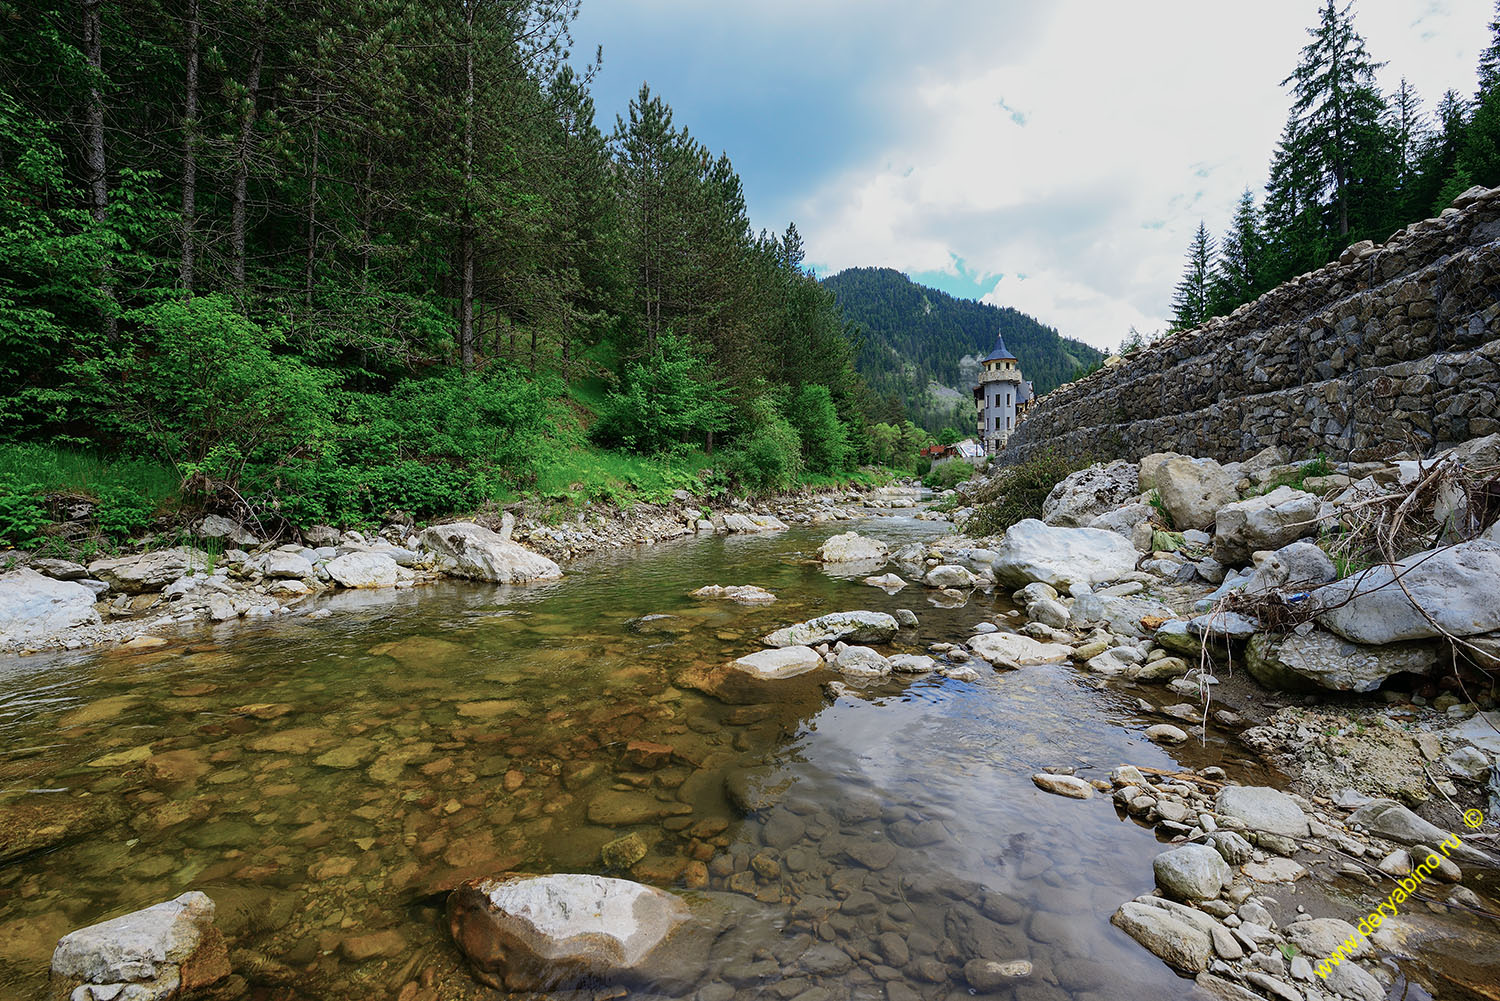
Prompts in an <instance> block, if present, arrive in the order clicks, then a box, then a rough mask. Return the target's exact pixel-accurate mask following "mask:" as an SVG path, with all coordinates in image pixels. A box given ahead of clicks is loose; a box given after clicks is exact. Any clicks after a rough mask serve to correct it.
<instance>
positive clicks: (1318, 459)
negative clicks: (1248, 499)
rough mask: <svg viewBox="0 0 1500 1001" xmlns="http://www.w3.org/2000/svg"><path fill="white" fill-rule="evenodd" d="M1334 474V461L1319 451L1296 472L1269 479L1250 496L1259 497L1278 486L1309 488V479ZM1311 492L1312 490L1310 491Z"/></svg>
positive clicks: (1298, 488) (1297, 488) (1296, 488)
mask: <svg viewBox="0 0 1500 1001" xmlns="http://www.w3.org/2000/svg"><path fill="white" fill-rule="evenodd" d="M1331 475H1333V463H1331V462H1329V461H1328V456H1327V455H1324V454H1323V453H1322V452H1319V453H1318V454H1317V456H1315V457H1314V458H1312V459H1309V460H1308V461H1307V462H1304V463H1302V465H1301V466H1299V467H1298V469H1297V471H1296V472H1295V473H1283V474H1282V475H1281V476H1278V477H1276V478H1275V479H1273V480H1267V481H1266V482H1265V483H1262V484H1261V485H1260V486H1259V487H1257V488H1256V489H1255V490H1254V491H1253V492H1252V493H1251V495H1250V496H1252V497H1258V496H1261V495H1262V494H1268V493H1270V492H1271V491H1272V490H1275V489H1276V488H1277V487H1291V488H1292V489H1294V490H1307V486H1306V484H1307V481H1308V480H1310V479H1316V478H1317V477H1319V476H1331ZM1308 492H1309V493H1311V492H1312V491H1308Z"/></svg>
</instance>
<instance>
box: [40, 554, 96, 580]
mask: <svg viewBox="0 0 1500 1001" xmlns="http://www.w3.org/2000/svg"><path fill="white" fill-rule="evenodd" d="M26 565H27V566H29V567H30V568H31V569H33V570H35V571H36V572H37V573H39V574H42V575H43V576H46V577H51V578H52V579H53V580H82V579H83V578H85V577H87V576H88V575H89V568H88V567H86V566H84V565H83V564H82V563H74V562H73V561H72V560H55V559H50V558H43V559H34V560H32V561H31V562H29V563H27V564H26Z"/></svg>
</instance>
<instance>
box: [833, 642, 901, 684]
mask: <svg viewBox="0 0 1500 1001" xmlns="http://www.w3.org/2000/svg"><path fill="white" fill-rule="evenodd" d="M833 666H834V667H835V668H837V669H838V671H839V672H840V673H841V674H847V675H851V676H853V677H857V678H883V677H885V676H886V675H888V674H890V673H891V671H892V670H893V668H892V666H891V662H890V661H888V660H886V659H885V658H884V657H882V656H881V655H880V654H878V653H876V652H875V651H874V650H871V649H870V648H869V647H867V646H846V647H844V648H843V649H842V650H840V651H839V652H838V653H837V654H835V655H834V658H833Z"/></svg>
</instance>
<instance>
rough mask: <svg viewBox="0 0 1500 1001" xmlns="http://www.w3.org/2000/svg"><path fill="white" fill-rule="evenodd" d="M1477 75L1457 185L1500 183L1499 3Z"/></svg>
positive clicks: (1461, 148)
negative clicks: (1477, 81)
mask: <svg viewBox="0 0 1500 1001" xmlns="http://www.w3.org/2000/svg"><path fill="white" fill-rule="evenodd" d="M1478 76H1479V89H1478V90H1477V91H1476V92H1475V94H1474V113H1473V114H1472V115H1471V116H1470V118H1469V125H1468V129H1467V131H1466V134H1465V135H1464V142H1463V145H1462V147H1460V149H1459V154H1458V174H1459V175H1460V179H1459V180H1458V182H1457V183H1456V184H1455V185H1454V187H1466V186H1468V185H1470V184H1482V185H1484V186H1485V187H1487V188H1489V187H1494V186H1495V185H1497V184H1500V3H1497V4H1496V7H1495V19H1494V20H1493V21H1491V22H1490V44H1489V45H1488V46H1487V47H1486V48H1485V50H1484V51H1483V52H1481V53H1480V55H1479V72H1478Z"/></svg>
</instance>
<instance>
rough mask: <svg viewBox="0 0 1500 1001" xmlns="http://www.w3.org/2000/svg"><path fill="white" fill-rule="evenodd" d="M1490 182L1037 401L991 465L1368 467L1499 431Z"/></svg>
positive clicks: (1497, 231)
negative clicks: (1278, 450) (1205, 462)
mask: <svg viewBox="0 0 1500 1001" xmlns="http://www.w3.org/2000/svg"><path fill="white" fill-rule="evenodd" d="M1497 396H1500V188H1491V189H1489V190H1487V191H1486V190H1483V189H1471V190H1470V191H1468V192H1465V193H1464V195H1462V196H1460V197H1459V199H1458V200H1456V201H1455V202H1454V207H1453V208H1450V209H1447V210H1445V211H1444V212H1443V215H1442V216H1441V217H1440V218H1437V219H1428V220H1425V221H1423V222H1419V223H1415V224H1413V225H1411V226H1408V227H1406V228H1405V229H1403V230H1400V231H1398V232H1397V233H1396V234H1394V235H1393V236H1392V237H1391V238H1390V240H1389V241H1387V242H1386V243H1385V244H1383V245H1379V246H1376V245H1374V244H1371V243H1369V242H1368V241H1367V242H1365V243H1362V244H1356V245H1354V246H1352V247H1350V248H1349V249H1348V250H1346V251H1345V252H1344V254H1343V256H1342V257H1341V258H1340V259H1339V261H1338V262H1337V263H1334V264H1330V265H1328V266H1326V267H1324V268H1322V269H1320V270H1318V271H1314V272H1311V273H1310V274H1306V275H1303V276H1301V277H1300V278H1295V279H1293V280H1292V281H1290V282H1287V283H1286V284H1285V285H1281V286H1279V287H1277V288H1275V289H1272V290H1271V291H1270V292H1267V293H1266V294H1265V295H1263V296H1261V297H1260V298H1259V299H1257V300H1256V301H1255V302H1252V303H1247V304H1246V305H1244V306H1241V307H1240V308H1239V309H1236V310H1235V311H1234V312H1233V313H1231V314H1230V315H1229V316H1227V317H1221V318H1218V319H1215V320H1211V321H1209V322H1208V323H1207V324H1205V325H1203V326H1201V327H1198V328H1195V329H1193V330H1186V331H1182V332H1181V333H1177V334H1173V335H1171V336H1169V337H1167V338H1165V339H1164V340H1162V341H1159V342H1157V343H1156V344H1153V345H1151V346H1150V347H1148V348H1146V349H1144V350H1142V351H1140V352H1138V353H1136V354H1133V355H1130V356H1129V358H1128V359H1127V360H1126V361H1124V362H1121V363H1120V364H1117V365H1115V366H1112V367H1110V368H1105V369H1101V370H1100V371H1098V372H1095V373H1093V374H1092V375H1089V376H1088V377H1086V378H1084V379H1080V380H1079V381H1077V382H1073V383H1070V384H1068V385H1066V386H1061V387H1059V388H1058V389H1055V390H1053V391H1052V392H1050V393H1048V394H1047V395H1046V396H1044V397H1042V398H1041V399H1040V400H1038V401H1037V402H1036V404H1035V405H1034V406H1033V407H1032V409H1031V411H1030V413H1029V414H1028V415H1027V417H1026V419H1025V420H1024V421H1023V422H1022V423H1021V425H1020V427H1019V428H1018V429H1017V430H1016V433H1015V434H1013V435H1012V436H1011V439H1010V442H1009V443H1008V445H1007V447H1006V449H1005V451H1004V452H1002V453H1001V457H1000V461H1001V462H1015V461H1019V460H1021V459H1024V458H1026V457H1027V456H1029V455H1031V454H1033V453H1034V452H1036V451H1037V450H1039V449H1041V448H1045V447H1048V446H1052V447H1055V448H1057V449H1058V450H1059V451H1061V452H1063V453H1064V454H1090V455H1093V456H1094V457H1095V458H1100V459H1106V458H1138V457H1140V456H1142V455H1145V454H1147V453H1150V452H1162V451H1175V452H1182V453H1185V454H1188V455H1196V456H1211V457H1213V458H1217V459H1220V460H1222V461H1228V460H1234V459H1243V458H1246V457H1247V456H1249V455H1252V454H1253V453H1255V452H1257V451H1259V450H1260V449H1262V448H1264V447H1266V446H1267V445H1280V446H1282V447H1283V448H1285V449H1286V450H1287V451H1288V452H1289V453H1290V454H1291V455H1293V456H1308V455H1312V454H1315V453H1319V452H1323V453H1326V454H1327V455H1328V456H1329V457H1331V458H1334V459H1353V460H1356V461H1363V460H1367V459H1374V458H1384V457H1387V456H1389V455H1391V454H1393V453H1396V452H1401V451H1409V450H1420V451H1421V452H1423V453H1426V452H1428V451H1430V450H1432V449H1433V448H1435V447H1440V446H1444V445H1448V444H1452V443H1456V442H1461V441H1465V440H1467V439H1469V438H1473V437H1477V436H1479V435H1485V434H1490V433H1492V432H1495V431H1500V405H1497Z"/></svg>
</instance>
